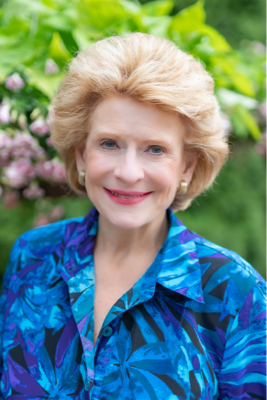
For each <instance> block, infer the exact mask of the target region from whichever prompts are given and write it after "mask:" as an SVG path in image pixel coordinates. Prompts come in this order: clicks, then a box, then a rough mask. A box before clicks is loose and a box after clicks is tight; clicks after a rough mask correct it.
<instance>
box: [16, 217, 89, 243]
mask: <svg viewBox="0 0 267 400" xmlns="http://www.w3.org/2000/svg"><path fill="white" fill-rule="evenodd" d="M83 220H84V218H83V217H80V218H70V219H65V220H62V221H58V222H54V223H52V224H49V225H45V226H41V227H38V228H34V229H31V230H30V231H27V232H25V233H23V234H22V235H21V236H20V237H19V238H18V239H17V242H18V243H19V244H20V245H21V246H25V245H26V244H30V245H32V246H40V245H45V246H49V245H50V244H51V245H53V244H55V243H58V242H61V241H62V240H63V239H64V236H65V234H66V232H67V231H68V230H69V231H72V232H73V231H74V229H75V228H76V227H77V226H78V225H79V224H80V223H81V222H82V221H83Z"/></svg>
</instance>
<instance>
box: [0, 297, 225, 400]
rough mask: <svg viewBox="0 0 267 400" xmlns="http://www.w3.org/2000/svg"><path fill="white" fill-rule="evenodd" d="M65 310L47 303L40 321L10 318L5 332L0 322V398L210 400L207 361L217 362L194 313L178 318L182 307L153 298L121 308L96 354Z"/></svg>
mask: <svg viewBox="0 0 267 400" xmlns="http://www.w3.org/2000/svg"><path fill="white" fill-rule="evenodd" d="M112 301H113V299H112ZM112 301H111V302H112ZM105 306H108V305H105ZM25 307H26V306H25ZM42 307H45V305H42ZM67 307H68V304H67V302H61V303H58V304H54V306H53V307H51V308H50V310H49V316H48V315H47V318H46V319H44V318H43V317H42V316H44V314H45V312H44V313H43V314H42V313H40V314H39V317H38V314H35V315H34V320H32V323H33V324H31V325H30V324H29V321H28V317H29V315H28V314H27V313H25V314H24V315H23V313H22V314H21V315H20V318H17V319H14V317H13V318H12V325H11V324H10V321H9V319H7V320H6V322H5V327H4V337H3V339H4V340H3V346H4V349H5V351H4V360H3V361H4V370H5V372H4V375H3V378H2V383H1V385H2V386H1V387H2V390H3V393H4V394H5V397H4V398H9V396H12V395H13V394H18V393H19V394H24V395H28V396H30V395H31V396H33V395H34V396H36V397H38V396H39V397H40V396H41V397H42V396H46V395H47V394H49V395H50V396H52V395H53V396H54V395H55V394H56V393H57V394H58V395H59V394H60V395H61V394H62V396H63V395H68V396H70V395H71V396H72V398H73V399H76V396H78V395H79V396H80V397H79V398H81V399H82V398H84V399H86V398H87V397H86V396H88V395H89V393H91V394H90V396H91V397H89V398H90V399H95V398H104V399H106V400H112V399H114V400H115V399H118V400H122V399H124V400H126V399H129V400H130V399H131V400H132V399H137V400H141V399H142V400H143V399H145V398H148V399H150V398H154V399H162V398H164V399H166V400H173V399H175V400H176V399H188V400H190V399H193V398H197V399H207V398H210V399H216V398H217V397H216V396H217V378H216V373H215V371H214V368H215V367H216V365H215V364H214V362H213V360H215V359H216V357H217V359H219V355H220V354H219V351H217V348H216V346H214V348H213V347H212V341H211V340H210V339H211V338H209V339H207V340H203V337H205V335H203V332H201V330H203V329H204V328H202V329H201V330H199V329H198V324H197V321H196V318H195V315H194V313H192V312H190V311H189V310H186V311H185V307H184V304H182V302H181V303H180V304H179V302H178V303H174V302H173V301H168V300H166V299H162V298H160V296H156V295H155V296H154V297H152V298H151V300H149V301H147V302H145V303H139V304H137V305H136V306H133V307H131V308H130V309H128V310H123V306H122V310H121V312H120V313H117V315H115V318H113V320H112V322H111V323H109V325H108V326H109V328H110V329H109V332H108V334H105V335H100V338H99V341H98V343H97V348H95V349H91V350H90V349H89V348H88V347H86V346H87V342H86V336H83V335H81V333H80V331H79V326H78V325H77V323H76V322H75V319H74V318H73V315H72V314H71V309H69V312H70V313H69V317H68V318H66V308H67ZM63 310H65V317H64V318H63ZM103 310H106V309H105V308H103ZM103 310H102V312H104V311H103ZM25 311H26V308H25ZM100 312H101V308H100ZM46 314H47V312H46ZM61 314H62V315H61ZM99 315H100V316H101V314H99ZM207 318H208V317H207ZM32 319H33V317H32ZM81 323H83V322H82V321H81ZM87 330H88V334H89V333H90V330H92V326H87V327H86V330H85V331H83V332H87ZM205 334H206V335H207V332H205ZM213 334H214V332H213ZM214 339H215V337H214V336H213V340H214ZM214 342H216V340H214ZM90 357H91V360H92V362H93V370H90V371H91V372H89V368H87V367H88V365H87V359H89V358H90ZM88 374H89V375H90V379H91V380H92V382H93V384H92V385H91V387H90V385H89V386H88ZM18 382H19V383H18ZM60 398H61V397H59V399H60ZM62 398H64V396H63V397H62ZM77 398H78V397H77Z"/></svg>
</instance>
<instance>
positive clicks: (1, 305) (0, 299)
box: [0, 239, 21, 400]
mask: <svg viewBox="0 0 267 400" xmlns="http://www.w3.org/2000/svg"><path fill="white" fill-rule="evenodd" d="M20 253H21V248H20V245H19V239H18V240H17V241H16V242H15V244H14V245H13V248H12V251H11V253H10V257H9V261H8V264H7V267H6V270H5V273H4V278H3V283H2V291H1V295H0V400H2V399H4V397H3V394H2V390H1V389H2V375H3V372H4V370H3V357H2V355H3V331H4V326H5V310H6V307H7V297H8V288H9V282H10V278H11V276H12V273H13V271H14V269H16V265H17V264H18V258H19V257H18V255H19V254H20Z"/></svg>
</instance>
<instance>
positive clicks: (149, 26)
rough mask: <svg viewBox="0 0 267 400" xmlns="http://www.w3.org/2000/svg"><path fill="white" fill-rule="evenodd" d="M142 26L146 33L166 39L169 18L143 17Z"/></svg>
mask: <svg viewBox="0 0 267 400" xmlns="http://www.w3.org/2000/svg"><path fill="white" fill-rule="evenodd" d="M142 21H143V24H144V26H145V28H146V31H147V32H148V33H151V34H152V35H155V36H160V37H166V36H167V32H168V28H169V25H170V21H171V17H168V16H165V17H147V16H145V17H143V18H142Z"/></svg>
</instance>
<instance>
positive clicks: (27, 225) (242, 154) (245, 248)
mask: <svg viewBox="0 0 267 400" xmlns="http://www.w3.org/2000/svg"><path fill="white" fill-rule="evenodd" d="M129 31H141V32H147V33H152V34H155V35H159V36H162V37H166V38H168V39H170V40H172V41H173V42H174V43H175V44H176V45H177V46H179V47H181V48H182V49H183V50H185V51H187V52H189V53H191V54H193V55H194V56H195V57H196V58H198V59H200V60H201V61H202V63H203V64H204V65H205V67H206V69H207V70H208V71H209V72H210V73H211V74H212V76H213V77H214V80H215V85H216V89H215V90H216V95H217V97H218V99H219V102H220V104H221V109H222V117H223V120H224V123H225V129H226V130H227V132H228V134H229V143H230V145H231V155H230V158H229V160H228V162H227V163H226V165H225V167H224V168H223V169H222V171H221V173H220V175H219V176H218V178H217V179H216V183H215V184H214V185H213V188H212V189H210V190H209V191H208V192H206V193H205V194H204V195H202V196H200V197H199V198H198V199H197V200H196V201H195V202H194V204H193V205H192V206H191V207H190V208H189V209H188V210H186V211H183V212H179V213H177V215H178V217H179V218H180V219H181V220H182V221H183V222H184V223H185V224H186V225H187V226H188V227H189V228H190V229H192V230H194V231H196V232H197V233H199V234H201V235H203V236H204V237H206V238H207V239H209V240H211V241H213V242H215V243H217V244H220V245H222V246H224V247H227V248H229V249H231V250H234V251H236V252H237V253H239V254H240V255H242V256H243V257H244V258H245V259H247V260H248V261H249V262H250V263H251V264H252V265H253V266H254V267H255V268H256V269H257V270H258V271H259V272H260V273H261V274H262V275H263V276H265V275H266V274H265V247H266V237H265V164H266V147H265V142H266V133H265V129H266V124H265V117H266V107H265V96H266V93H265V62H266V55H265V54H266V53H265V50H266V49H265V0H235V1H232V0H223V1H222V0H206V1H205V2H204V1H202V0H199V1H197V2H196V1H194V0H162V1H147V0H139V1H138V0H0V279H1V277H2V275H3V273H4V270H5V267H6V263H7V261H8V257H9V252H10V250H11V247H12V244H13V243H14V241H15V239H16V238H17V237H18V236H19V235H21V234H22V233H23V232H25V231H26V230H29V229H32V228H33V227H36V226H40V225H45V224H48V223H51V222H54V221H58V220H60V219H62V218H70V217H76V216H81V215H85V214H86V213H87V212H88V211H89V209H90V208H91V206H92V205H91V203H90V202H89V200H88V199H87V198H85V197H84V198H78V197H75V196H74V195H73V193H71V192H70V191H69V190H68V188H67V185H66V182H65V171H64V167H63V165H62V162H61V160H60V159H59V157H58V156H57V154H56V152H55V150H54V148H53V143H52V141H51V138H50V136H49V123H50V120H51V118H52V117H53V111H52V109H51V106H50V99H51V97H52V96H53V94H54V93H55V90H56V88H57V86H58V84H59V82H60V81H61V79H62V76H63V74H64V70H66V68H67V64H68V62H69V61H70V60H71V58H72V57H75V53H76V52H77V51H78V50H83V49H85V48H86V47H88V46H91V45H92V44H93V43H94V42H95V41H97V40H99V39H101V38H104V37H107V36H110V35H114V34H122V33H125V32H129Z"/></svg>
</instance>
